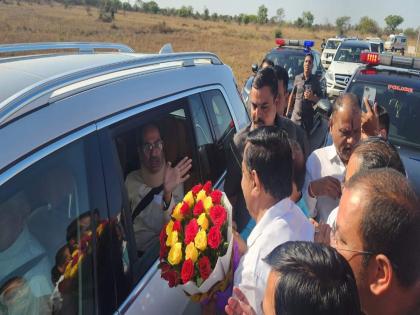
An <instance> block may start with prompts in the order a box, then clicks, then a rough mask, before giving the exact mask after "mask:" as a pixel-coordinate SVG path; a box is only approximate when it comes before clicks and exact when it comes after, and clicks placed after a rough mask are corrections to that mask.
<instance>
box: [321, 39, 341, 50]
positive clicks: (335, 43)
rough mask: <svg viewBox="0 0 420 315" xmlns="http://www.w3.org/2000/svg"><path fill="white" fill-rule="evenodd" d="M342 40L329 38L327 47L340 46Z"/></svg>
mask: <svg viewBox="0 0 420 315" xmlns="http://www.w3.org/2000/svg"><path fill="white" fill-rule="evenodd" d="M340 43H341V41H338V40H329V41H327V45H326V46H325V48H326V49H337V48H338V46H340Z"/></svg>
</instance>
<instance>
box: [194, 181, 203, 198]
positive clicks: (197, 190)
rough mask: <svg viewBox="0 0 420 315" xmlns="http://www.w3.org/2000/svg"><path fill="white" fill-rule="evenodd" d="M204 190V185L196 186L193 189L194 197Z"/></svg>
mask: <svg viewBox="0 0 420 315" xmlns="http://www.w3.org/2000/svg"><path fill="white" fill-rule="evenodd" d="M202 188H203V185H201V184H198V185H195V186H194V187H193V188H192V189H191V191H192V193H193V194H194V196H197V194H198V193H199V192H200V190H201V189H202Z"/></svg>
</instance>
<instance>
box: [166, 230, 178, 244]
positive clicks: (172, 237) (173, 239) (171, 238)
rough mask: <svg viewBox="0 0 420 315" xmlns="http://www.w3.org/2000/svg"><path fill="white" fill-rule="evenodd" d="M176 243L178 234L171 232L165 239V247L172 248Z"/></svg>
mask: <svg viewBox="0 0 420 315" xmlns="http://www.w3.org/2000/svg"><path fill="white" fill-rule="evenodd" d="M177 242H178V232H177V231H172V233H171V234H169V235H168V238H167V239H166V246H170V247H172V246H174V245H175V244H176V243H177Z"/></svg>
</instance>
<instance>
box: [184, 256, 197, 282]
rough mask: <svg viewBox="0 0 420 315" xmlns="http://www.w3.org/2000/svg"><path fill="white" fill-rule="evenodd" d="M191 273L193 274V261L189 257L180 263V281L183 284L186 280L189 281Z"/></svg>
mask: <svg viewBox="0 0 420 315" xmlns="http://www.w3.org/2000/svg"><path fill="white" fill-rule="evenodd" d="M193 275H194V263H193V261H192V260H191V259H187V260H186V261H184V263H183V264H182V269H181V279H182V283H184V284H185V283H187V282H188V281H190V280H191V278H192V276H193Z"/></svg>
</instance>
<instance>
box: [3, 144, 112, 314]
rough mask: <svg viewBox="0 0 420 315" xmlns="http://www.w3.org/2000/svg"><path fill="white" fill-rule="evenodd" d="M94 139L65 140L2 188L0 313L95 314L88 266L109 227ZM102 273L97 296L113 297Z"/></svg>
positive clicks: (91, 268)
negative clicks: (65, 143) (102, 278)
mask: <svg viewBox="0 0 420 315" xmlns="http://www.w3.org/2000/svg"><path fill="white" fill-rule="evenodd" d="M95 139H96V138H94V137H92V138H86V139H84V140H80V141H77V142H75V143H73V144H71V145H68V146H67V147H65V148H63V149H61V150H59V151H57V152H55V153H53V154H51V155H49V156H47V157H46V158H44V159H42V160H40V161H39V162H37V163H35V164H33V165H32V166H30V167H29V168H27V169H26V170H24V171H23V172H22V173H20V174H18V175H16V176H15V177H14V178H12V179H11V180H9V181H8V182H7V183H5V184H4V185H2V186H1V187H0V282H1V284H0V286H1V288H0V309H1V310H2V311H0V313H2V314H3V313H4V314H93V313H95V298H94V297H95V287H96V285H95V281H94V280H95V276H94V274H95V270H94V265H95V264H96V262H95V261H97V260H98V259H99V257H103V256H102V254H103V253H104V252H100V251H99V250H98V248H99V247H102V245H103V244H104V243H106V240H107V238H108V234H109V230H110V226H111V224H110V222H109V221H108V220H107V218H106V217H104V216H103V215H102V214H103V213H105V212H106V209H105V208H104V204H106V203H105V200H104V191H103V190H101V188H103V182H101V181H102V177H101V173H100V165H99V164H98V157H97V156H94V153H93V152H96V153H97V151H96V150H95V149H94V148H97V146H96V142H95ZM92 178H94V180H95V182H94V183H93V182H92V181H91V179H92ZM98 200H102V201H103V203H101V202H99V203H98V202H97V201H98ZM94 244H96V245H97V246H94ZM103 258H105V257H103ZM107 274H108V278H107V279H105V281H102V282H101V288H100V290H98V296H102V295H101V292H100V291H101V290H105V291H107V294H108V297H110V298H111V300H110V303H112V301H113V293H114V291H113V284H112V279H113V278H112V276H110V275H111V274H112V270H111V269H108V270H107ZM106 305H107V306H108V305H109V304H106Z"/></svg>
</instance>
